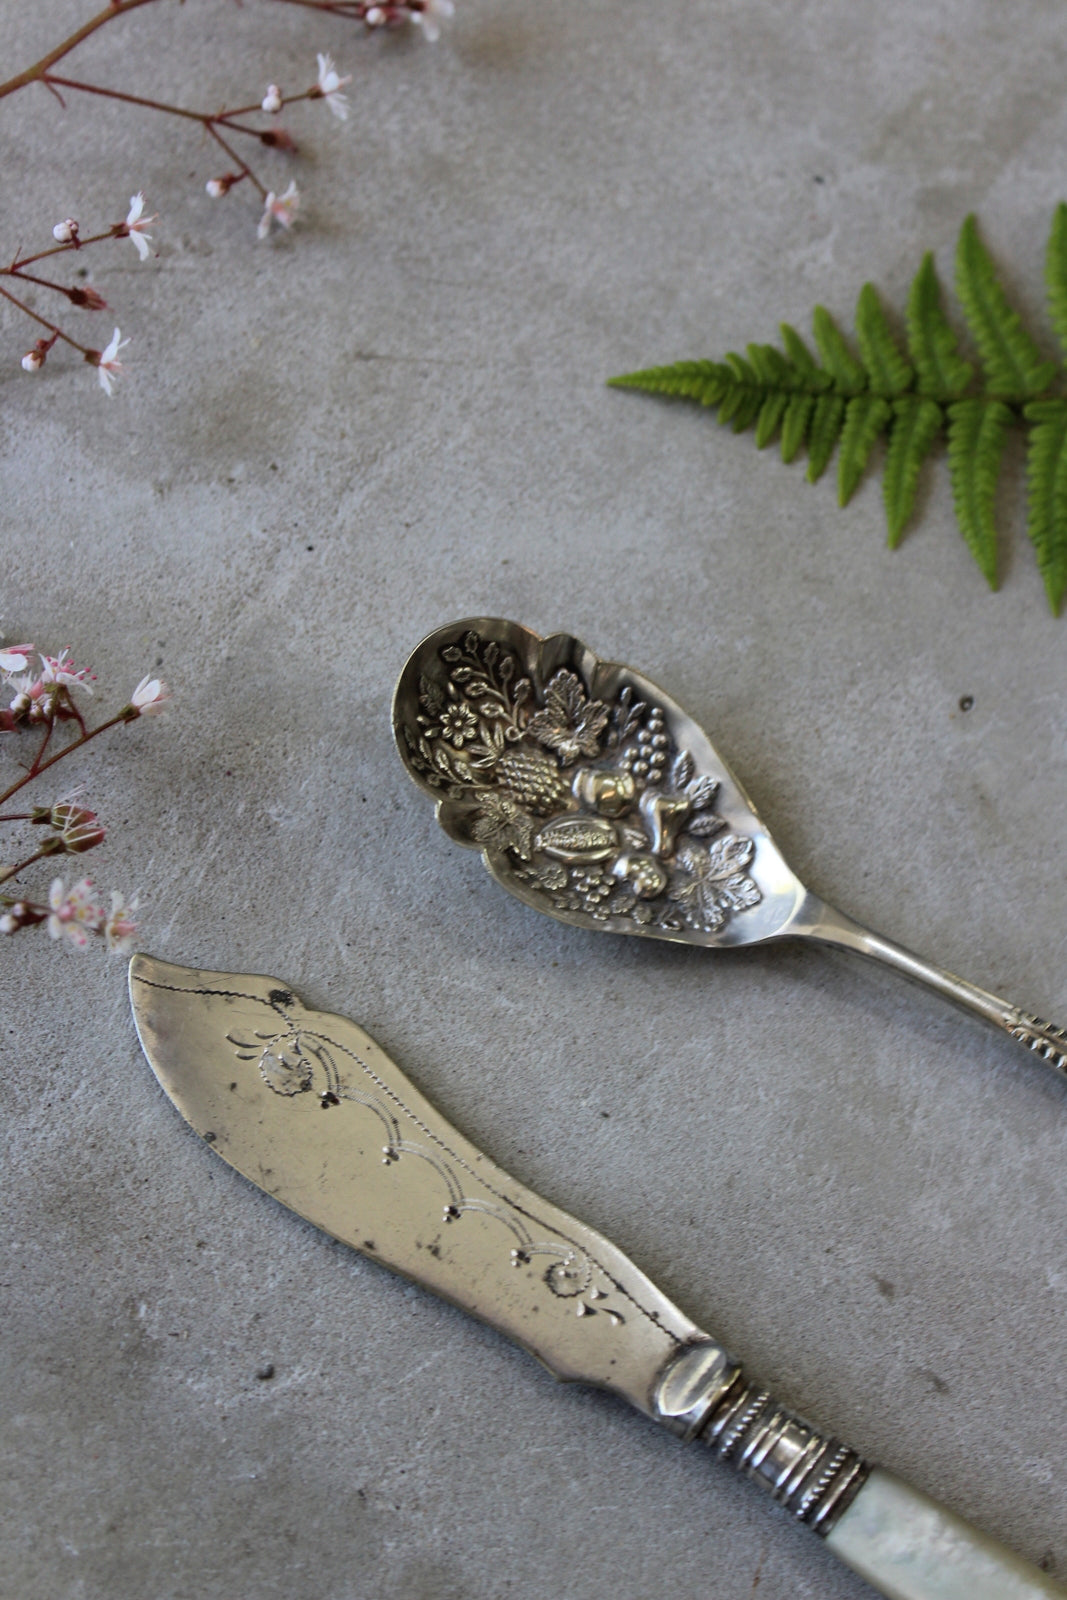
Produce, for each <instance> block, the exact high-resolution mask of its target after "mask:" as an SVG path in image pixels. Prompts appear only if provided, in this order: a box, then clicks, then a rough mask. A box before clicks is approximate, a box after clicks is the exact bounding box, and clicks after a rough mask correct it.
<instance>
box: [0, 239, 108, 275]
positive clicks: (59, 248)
mask: <svg viewBox="0 0 1067 1600" xmlns="http://www.w3.org/2000/svg"><path fill="white" fill-rule="evenodd" d="M114 237H115V233H114V230H113V229H112V228H109V229H108V230H107V232H106V233H92V234H90V235H89V237H88V239H79V240H78V242H77V244H75V243H74V242H73V240H72V241H71V242H70V244H54V245H53V246H52V248H51V249H50V250H38V252H37V254H36V255H35V256H23V257H22V258H21V259H20V260H16V261H13V262H12V263H11V265H10V266H9V267H2V268H0V272H5V273H11V272H21V271H22V269H23V267H32V266H33V265H34V264H35V263H36V262H38V261H43V260H44V259H45V257H46V256H62V255H66V254H67V252H68V251H69V250H80V249H81V247H82V245H85V244H99V243H100V241H101V240H102V239H114Z"/></svg>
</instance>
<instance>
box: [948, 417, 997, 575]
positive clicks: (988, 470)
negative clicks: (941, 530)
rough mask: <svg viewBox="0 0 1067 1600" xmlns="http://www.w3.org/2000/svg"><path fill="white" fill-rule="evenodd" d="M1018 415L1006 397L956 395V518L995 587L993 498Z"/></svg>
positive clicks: (952, 428) (952, 455)
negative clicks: (960, 397) (989, 398)
mask: <svg viewBox="0 0 1067 1600" xmlns="http://www.w3.org/2000/svg"><path fill="white" fill-rule="evenodd" d="M1011 420H1012V416H1011V411H1010V409H1009V407H1008V406H1006V405H1004V403H1003V402H1002V401H1000V400H992V401H989V402H988V403H987V402H985V401H983V400H954V401H953V403H952V404H951V405H950V406H949V408H948V464H949V470H950V472H951V475H952V498H953V500H954V502H955V506H956V521H957V522H958V523H959V526H960V532H961V533H962V534H963V537H964V538H965V539H966V541H967V544H968V546H969V548H970V551H971V554H972V555H973V556H974V559H975V560H976V561H977V563H978V565H979V566H980V567H981V569H982V571H983V573H984V574H985V578H986V582H987V583H988V584H989V587H990V588H991V589H995V588H996V586H997V530H996V526H995V524H994V522H993V502H994V499H995V497H996V492H997V478H998V476H999V473H1000V458H1001V456H1002V455H1003V453H1004V444H1005V441H1006V439H1007V435H1008V426H1009V424H1010V423H1011Z"/></svg>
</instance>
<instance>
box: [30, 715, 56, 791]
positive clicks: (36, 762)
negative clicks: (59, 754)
mask: <svg viewBox="0 0 1067 1600" xmlns="http://www.w3.org/2000/svg"><path fill="white" fill-rule="evenodd" d="M55 726H56V725H55V723H54V722H50V723H49V724H48V726H47V727H46V728H45V730H44V738H43V739H42V740H41V744H40V748H39V749H38V751H37V754H36V755H35V756H34V758H33V765H32V767H31V768H30V777H31V778H32V777H34V775H35V774H36V773H37V772H38V771H39V770H40V766H41V760H42V758H43V756H44V753H45V751H46V750H47V749H48V741H49V740H50V739H51V737H52V734H53V732H54V731H55Z"/></svg>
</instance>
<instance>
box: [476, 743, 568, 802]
mask: <svg viewBox="0 0 1067 1600" xmlns="http://www.w3.org/2000/svg"><path fill="white" fill-rule="evenodd" d="M493 770H494V776H495V777H496V780H497V783H498V784H499V786H500V788H501V789H503V790H504V791H505V792H506V793H507V794H510V795H511V796H512V797H513V799H515V800H517V801H518V802H519V804H520V805H523V806H526V807H527V808H528V810H530V811H533V812H535V813H536V814H537V815H538V816H542V817H544V816H548V815H549V814H550V813H551V812H553V811H558V810H559V809H560V808H561V806H562V805H563V803H564V802H565V801H566V799H567V796H568V795H569V793H570V785H569V784H568V782H567V779H566V777H565V775H564V774H563V773H562V772H561V771H560V769H559V762H558V761H556V760H555V759H554V758H553V757H552V756H550V755H547V754H546V753H545V751H544V750H537V749H533V750H530V749H522V748H519V747H511V748H509V749H507V750H505V751H504V754H503V755H502V756H501V757H500V759H499V761H497V763H496V766H495V768H494V769H493Z"/></svg>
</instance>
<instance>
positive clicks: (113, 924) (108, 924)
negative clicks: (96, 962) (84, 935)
mask: <svg viewBox="0 0 1067 1600" xmlns="http://www.w3.org/2000/svg"><path fill="white" fill-rule="evenodd" d="M136 910H137V896H136V895H134V897H133V899H132V900H129V901H127V900H126V899H124V898H123V896H122V895H121V894H119V891H118V890H117V889H112V891H111V910H110V911H109V912H108V914H107V917H106V919H105V921H104V938H105V939H106V940H107V947H108V949H109V950H117V951H125V950H128V949H129V948H130V945H131V943H132V941H133V936H134V934H135V933H136V932H137V924H136V922H135V921H134V913H135V911H136Z"/></svg>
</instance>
